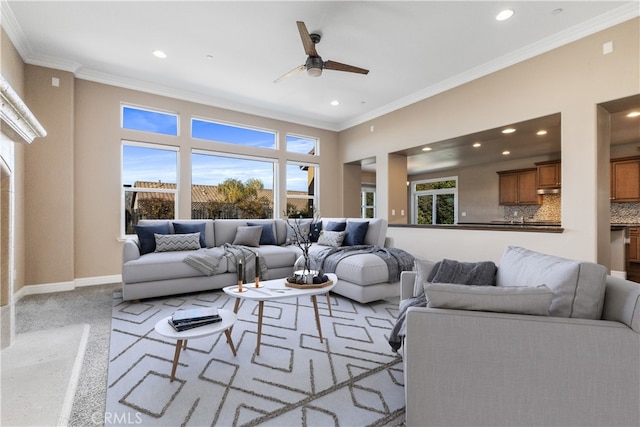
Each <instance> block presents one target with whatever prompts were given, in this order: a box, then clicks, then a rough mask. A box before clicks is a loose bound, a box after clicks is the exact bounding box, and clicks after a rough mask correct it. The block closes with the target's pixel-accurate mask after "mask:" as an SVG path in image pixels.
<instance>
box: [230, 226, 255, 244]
mask: <svg viewBox="0 0 640 427" xmlns="http://www.w3.org/2000/svg"><path fill="white" fill-rule="evenodd" d="M260 236H262V226H261V225H252V226H247V227H238V229H237V230H236V237H235V239H233V243H232V244H233V245H243V246H252V247H258V246H260Z"/></svg>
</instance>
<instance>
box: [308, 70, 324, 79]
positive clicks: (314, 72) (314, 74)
mask: <svg viewBox="0 0 640 427" xmlns="http://www.w3.org/2000/svg"><path fill="white" fill-rule="evenodd" d="M307 74H308V75H309V76H311V77H320V76H321V75H322V68H307Z"/></svg>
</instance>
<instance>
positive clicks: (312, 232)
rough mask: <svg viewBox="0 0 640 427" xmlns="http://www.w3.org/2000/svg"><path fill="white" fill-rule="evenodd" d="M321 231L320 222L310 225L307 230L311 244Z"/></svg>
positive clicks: (315, 240) (316, 239)
mask: <svg viewBox="0 0 640 427" xmlns="http://www.w3.org/2000/svg"><path fill="white" fill-rule="evenodd" d="M321 231H322V222H321V221H318V222H314V223H312V224H311V228H310V229H309V240H311V241H312V242H317V241H318V238H319V237H320V232H321Z"/></svg>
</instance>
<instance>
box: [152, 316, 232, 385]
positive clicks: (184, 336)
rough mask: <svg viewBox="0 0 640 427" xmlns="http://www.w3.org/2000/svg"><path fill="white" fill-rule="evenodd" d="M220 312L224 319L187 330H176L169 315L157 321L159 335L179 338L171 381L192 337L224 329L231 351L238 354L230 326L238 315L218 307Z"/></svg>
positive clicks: (215, 332) (200, 336) (156, 327)
mask: <svg viewBox="0 0 640 427" xmlns="http://www.w3.org/2000/svg"><path fill="white" fill-rule="evenodd" d="M218 313H219V314H220V317H222V321H220V322H216V323H211V324H209V325H204V326H198V327H197V328H193V329H187V330H186V331H182V332H178V331H176V330H175V329H173V326H171V325H170V324H169V319H171V316H167V317H165V318H164V319H162V320H160V321H158V323H156V326H155V330H156V332H157V333H158V334H159V335H162V336H163V337H165V338H170V339H174V340H177V341H176V351H175V354H174V356H173V366H172V367H171V377H170V381H171V382H173V380H174V379H175V377H176V368H177V367H178V359H179V358H180V350H182V348H184V349H185V350H186V349H187V341H188V340H190V339H194V338H202V337H207V336H210V335H213V334H217V333H219V332H223V331H224V333H225V335H226V337H227V342H228V343H229V347H231V352H232V353H233V355H234V356H235V355H236V348H235V346H234V345H233V341H231V332H230V328H231V327H232V326H233V324H234V323H235V322H236V319H237V316H236V314H235V313H234V312H233V311H231V310H223V309H218Z"/></svg>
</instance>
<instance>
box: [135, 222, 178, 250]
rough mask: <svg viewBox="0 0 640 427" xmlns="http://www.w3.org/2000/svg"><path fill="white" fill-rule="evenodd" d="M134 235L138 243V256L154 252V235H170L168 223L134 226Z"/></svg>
mask: <svg viewBox="0 0 640 427" xmlns="http://www.w3.org/2000/svg"><path fill="white" fill-rule="evenodd" d="M135 229H136V234H137V235H138V242H139V243H140V255H144V254H148V253H150V252H155V250H156V236H154V234H156V233H157V234H171V230H170V229H169V223H168V222H166V223H164V224H153V225H136V226H135Z"/></svg>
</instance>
